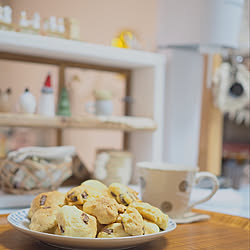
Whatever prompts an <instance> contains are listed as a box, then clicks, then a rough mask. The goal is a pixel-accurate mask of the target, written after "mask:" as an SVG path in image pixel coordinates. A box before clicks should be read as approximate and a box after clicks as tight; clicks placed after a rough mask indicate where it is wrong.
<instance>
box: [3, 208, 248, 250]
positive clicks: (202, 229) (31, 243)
mask: <svg viewBox="0 0 250 250" xmlns="http://www.w3.org/2000/svg"><path fill="white" fill-rule="evenodd" d="M196 211H198V212H201V213H205V214H210V215H211V219H210V220H208V221H203V222H196V223H192V224H183V225H178V226H177V228H176V230H174V231H172V232H170V233H169V234H167V236H166V237H163V238H161V239H159V240H157V241H153V242H151V243H148V244H145V245H142V246H139V247H136V248H133V250H172V249H173V250H176V249H179V250H186V249H188V250H195V249H208V250H213V249H215V250H218V249H230V250H233V249H235V250H241V249H242V250H248V249H250V241H249V219H247V218H242V217H237V216H231V215H225V214H219V213H214V212H208V211H201V210H196ZM8 249H10V250H41V249H42V250H55V249H56V248H54V247H50V246H47V245H45V244H43V243H42V242H40V241H38V240H36V239H33V238H31V237H29V236H26V235H24V234H22V233H20V232H18V231H17V230H15V229H14V228H13V227H12V226H11V225H10V224H8V222H7V215H0V250H8Z"/></svg>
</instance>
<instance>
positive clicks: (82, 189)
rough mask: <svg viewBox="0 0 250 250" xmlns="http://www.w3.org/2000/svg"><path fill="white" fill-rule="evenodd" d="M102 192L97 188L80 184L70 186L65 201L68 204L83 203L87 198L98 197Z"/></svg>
mask: <svg viewBox="0 0 250 250" xmlns="http://www.w3.org/2000/svg"><path fill="white" fill-rule="evenodd" d="M101 196H103V193H102V192H100V191H99V190H98V189H96V188H93V187H90V186H85V185H80V186H77V187H74V188H72V189H71V190H69V191H68V192H67V194H66V202H67V204H68V205H83V204H84V203H85V202H86V201H87V200H88V199H91V198H99V197H101Z"/></svg>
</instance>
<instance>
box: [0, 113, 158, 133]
mask: <svg viewBox="0 0 250 250" xmlns="http://www.w3.org/2000/svg"><path fill="white" fill-rule="evenodd" d="M0 126H2V127H3V126H5V127H30V128H63V129H65V128H77V129H78V128H79V129H109V130H121V131H155V130H156V123H155V122H154V121H153V120H152V119H150V118H143V117H131V116H130V117H129V116H88V115H86V116H76V117H61V116H55V117H46V116H41V115H37V114H16V113H0Z"/></svg>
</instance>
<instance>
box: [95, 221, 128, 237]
mask: <svg viewBox="0 0 250 250" xmlns="http://www.w3.org/2000/svg"><path fill="white" fill-rule="evenodd" d="M128 236H130V235H129V234H128V233H126V232H125V231H124V229H123V226H122V224H121V223H112V224H110V225H107V226H105V227H104V228H103V229H102V230H101V231H100V232H99V233H98V236H97V238H116V237H128Z"/></svg>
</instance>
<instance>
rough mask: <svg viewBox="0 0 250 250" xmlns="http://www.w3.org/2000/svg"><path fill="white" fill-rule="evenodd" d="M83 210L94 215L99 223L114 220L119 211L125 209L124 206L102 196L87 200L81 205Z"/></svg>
mask: <svg viewBox="0 0 250 250" xmlns="http://www.w3.org/2000/svg"><path fill="white" fill-rule="evenodd" d="M83 211H84V212H86V213H88V214H91V215H93V216H95V217H96V219H97V221H98V222H99V223H100V224H110V223H113V222H115V221H116V219H117V217H118V215H119V213H123V212H124V211H125V206H123V205H121V204H118V203H117V202H116V201H115V200H114V199H112V198H109V197H105V196H104V197H100V198H96V199H90V200H88V201H87V202H86V203H84V205H83Z"/></svg>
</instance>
